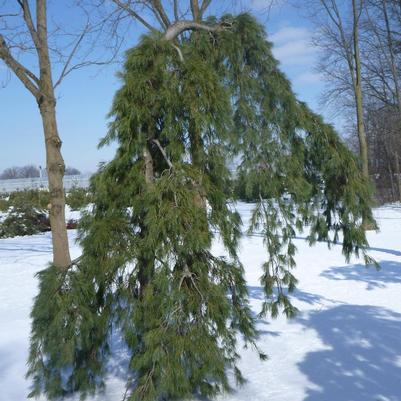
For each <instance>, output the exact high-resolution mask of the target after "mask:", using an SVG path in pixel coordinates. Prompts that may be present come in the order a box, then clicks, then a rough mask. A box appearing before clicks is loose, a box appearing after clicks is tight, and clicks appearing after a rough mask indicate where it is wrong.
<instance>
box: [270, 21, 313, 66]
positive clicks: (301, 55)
mask: <svg viewBox="0 0 401 401" xmlns="http://www.w3.org/2000/svg"><path fill="white" fill-rule="evenodd" d="M269 39H270V40H271V41H272V42H273V54H274V56H275V57H276V58H277V59H278V60H280V61H281V63H283V64H284V65H311V64H313V62H314V58H315V55H316V49H315V48H314V47H313V46H312V45H311V32H310V31H309V30H308V29H307V28H301V27H293V26H288V27H285V28H281V29H280V30H279V31H277V32H275V33H274V34H272V35H271V36H270V37H269Z"/></svg>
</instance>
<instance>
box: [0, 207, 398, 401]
mask: <svg viewBox="0 0 401 401" xmlns="http://www.w3.org/2000/svg"><path fill="white" fill-rule="evenodd" d="M238 207H239V210H240V211H241V213H242V215H243V217H244V220H246V218H247V216H248V215H249V206H247V205H243V204H239V206H238ZM375 216H376V218H377V221H378V223H379V225H380V232H379V233H375V232H369V234H368V236H369V242H370V245H371V252H370V254H371V256H373V257H374V258H375V259H376V260H377V261H379V262H380V264H381V270H380V271H376V270H375V269H374V268H369V269H366V268H365V266H364V265H363V264H362V263H361V261H358V260H353V261H352V262H351V263H350V264H348V265H347V264H346V263H345V261H344V258H343V256H342V254H341V248H340V247H333V249H332V250H328V249H327V246H326V245H325V244H323V243H320V244H317V245H316V246H314V247H312V248H309V247H308V246H307V244H306V242H305V241H304V240H303V239H302V238H300V239H298V240H296V245H297V247H298V255H297V269H296V272H295V275H296V276H297V277H298V278H299V286H298V290H297V292H296V293H295V295H294V299H295V301H294V303H295V305H296V306H297V307H298V308H299V309H300V311H301V313H300V314H299V315H298V317H297V318H295V319H293V320H291V321H289V320H287V319H286V318H285V317H279V318H278V319H277V320H274V321H272V320H270V319H266V320H260V321H259V323H258V327H259V329H260V331H261V336H260V339H259V346H260V348H261V349H262V350H263V351H264V352H266V353H267V354H268V355H269V360H268V361H265V362H261V361H259V360H258V358H257V356H256V354H255V353H254V352H253V351H252V350H243V351H241V355H242V359H241V363H240V366H241V368H242V370H243V373H244V375H245V377H246V378H247V379H248V382H247V383H246V384H245V385H244V386H243V387H241V388H239V389H237V390H236V391H235V392H234V393H232V394H227V395H224V396H221V397H219V398H218V400H219V401H228V400H230V401H401V205H398V206H396V205H393V206H387V207H382V208H379V209H376V210H375ZM69 235H70V240H71V244H73V243H74V237H75V232H74V231H70V232H69ZM219 252H221V249H220V248H219V246H218V245H216V247H215V253H216V254H219ZM78 255H79V248H78V247H77V246H76V245H72V256H73V257H76V256H78ZM241 258H242V262H243V263H244V266H245V269H246V277H247V280H248V285H249V293H250V300H251V305H252V308H253V310H254V311H255V312H256V313H257V312H259V310H260V305H261V300H262V297H263V293H262V289H261V288H260V285H259V280H258V279H259V276H260V275H261V270H260V265H261V263H262V262H263V261H264V250H263V246H262V239H261V238H258V237H252V238H244V239H243V241H242V244H241ZM50 260H51V240H50V235H49V234H48V233H47V234H43V235H35V236H31V237H19V238H12V239H1V240H0V400H1V401H22V400H25V399H26V394H27V393H28V389H29V383H28V382H27V381H26V380H25V379H24V375H25V371H26V365H25V363H26V359H27V353H28V342H29V330H30V322H29V312H30V309H31V305H32V299H33V297H34V296H35V294H36V292H37V282H36V279H35V277H34V275H35V273H36V272H38V271H39V270H41V269H43V268H44V267H45V266H46V263H47V262H49V261H50ZM49 302H51V299H49ZM116 352H117V353H120V355H119V357H118V361H117V360H116V361H115V362H114V363H112V364H111V370H112V375H111V376H110V379H109V385H108V387H107V390H106V393H105V394H104V395H101V396H98V397H97V398H96V401H120V400H121V399H122V395H123V393H124V352H123V349H122V348H121V347H118V345H117V346H116ZM121 360H122V362H121ZM73 400H74V401H75V398H74V399H73ZM76 400H78V397H76Z"/></svg>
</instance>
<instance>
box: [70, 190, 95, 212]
mask: <svg viewBox="0 0 401 401" xmlns="http://www.w3.org/2000/svg"><path fill="white" fill-rule="evenodd" d="M66 203H67V205H69V206H70V208H71V210H80V209H83V208H84V207H85V206H88V205H89V204H90V203H91V196H90V193H89V192H88V190H87V189H86V188H79V187H73V188H71V189H70V190H69V191H68V192H67V194H66Z"/></svg>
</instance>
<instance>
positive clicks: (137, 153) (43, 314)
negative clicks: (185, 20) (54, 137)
mask: <svg viewBox="0 0 401 401" xmlns="http://www.w3.org/2000/svg"><path fill="white" fill-rule="evenodd" d="M223 19H224V20H230V21H231V22H232V24H230V26H231V28H230V29H226V30H218V31H216V32H214V33H210V32H202V31H196V32H193V33H192V34H191V35H188V36H186V37H183V38H181V39H180V41H179V43H178V42H177V44H178V45H179V46H180V52H178V51H177V49H176V48H175V47H174V46H172V45H171V44H170V43H168V42H166V41H164V40H163V39H162V38H161V37H159V36H158V35H155V34H152V35H148V36H144V37H143V38H142V40H141V42H140V43H139V45H138V46H137V47H135V48H133V49H131V50H130V51H128V53H127V60H126V63H125V68H124V70H123V72H122V73H121V75H120V77H121V79H122V87H121V88H120V90H119V91H118V92H117V94H116V96H115V98H114V102H113V106H112V110H111V113H110V117H111V124H110V130H109V132H108V134H107V136H106V137H105V138H104V139H103V140H102V142H101V144H102V145H105V144H108V143H109V142H111V141H116V142H117V144H118V149H117V152H116V156H115V158H114V159H113V160H112V161H111V162H109V163H107V164H105V165H103V166H102V167H101V168H100V169H99V171H98V173H97V174H96V175H95V176H94V177H93V178H92V181H91V192H92V193H93V204H94V207H93V209H92V210H90V211H87V212H85V213H84V217H83V219H82V221H81V225H80V230H79V241H80V244H81V246H82V248H83V256H82V259H81V260H80V261H79V263H78V267H76V266H72V267H71V269H69V270H66V271H63V272H60V271H57V269H55V268H54V267H50V268H49V269H48V270H45V271H44V272H42V273H41V275H40V283H41V284H40V285H41V289H40V293H39V295H38V297H37V298H36V300H35V306H34V309H33V311H32V319H33V326H32V342H31V353H30V359H29V372H28V375H29V376H30V377H33V379H34V389H33V393H32V395H39V394H40V393H45V394H46V395H47V396H48V397H49V398H55V397H57V396H61V395H66V394H70V393H73V392H75V391H78V392H80V393H81V394H82V395H83V396H85V395H86V394H89V393H92V392H94V391H96V390H97V389H101V388H102V386H103V385H104V377H105V374H106V362H107V356H108V342H109V339H110V334H111V332H112V329H114V328H118V329H119V330H121V333H122V335H123V336H124V339H125V342H126V344H127V346H128V348H129V350H130V357H131V360H130V367H129V368H130V370H131V373H132V374H133V376H134V377H135V380H136V381H135V382H136V386H135V388H134V389H133V392H132V394H131V395H130V400H132V401H139V400H141V401H155V400H157V401H160V400H172V399H182V398H185V397H190V396H191V395H192V394H193V393H198V394H200V395H202V396H207V397H209V396H214V395H215V394H217V393H219V392H222V391H227V390H229V389H230V381H229V376H228V373H227V372H228V371H229V370H231V371H232V372H234V377H235V378H236V380H237V382H238V383H241V382H243V378H242V375H241V372H240V370H239V369H238V366H237V360H238V357H239V355H238V350H237V348H238V344H237V341H238V338H239V337H242V340H243V341H244V344H245V345H249V344H251V345H254V346H255V341H256V339H257V331H256V329H255V320H254V317H253V316H252V314H251V311H250V309H249V306H248V294H247V287H246V283H245V280H244V274H243V268H242V266H241V264H240V262H239V260H238V256H237V250H238V241H239V237H240V229H241V221H240V217H239V215H238V214H237V213H236V212H235V211H234V210H231V208H230V203H229V202H228V199H229V198H230V197H231V195H232V194H231V193H230V192H231V191H230V190H229V188H232V187H233V183H232V178H231V175H230V172H229V170H228V168H227V166H226V160H228V159H230V157H232V156H236V157H238V158H240V159H241V163H240V166H239V171H238V175H239V177H241V179H243V180H245V181H246V182H247V183H248V185H247V190H246V191H247V196H255V194H256V196H257V204H256V206H255V210H254V212H253V216H252V221H251V225H250V227H249V230H250V231H255V230H259V231H260V232H261V233H262V235H263V237H264V243H265V247H266V253H267V260H266V262H265V263H264V265H263V266H262V270H263V275H262V278H261V284H262V286H263V288H264V292H265V302H264V304H263V308H262V311H261V314H262V315H265V314H267V313H269V314H270V315H271V316H273V317H275V316H277V315H278V313H279V312H280V311H283V312H284V313H285V314H286V315H287V316H289V317H291V316H293V315H294V314H295V313H296V310H295V308H294V307H293V305H292V304H291V300H290V297H289V294H290V293H291V292H293V291H294V289H295V287H296V283H297V281H296V278H295V276H294V275H293V274H292V269H293V268H294V267H295V259H294V258H295V252H296V248H295V245H294V243H293V240H294V237H295V235H296V231H297V230H302V228H304V227H310V234H309V239H310V242H311V244H312V243H314V242H315V241H318V240H326V241H328V242H329V244H330V243H332V242H339V241H340V235H341V236H342V243H343V252H344V254H345V256H346V258H348V257H350V255H352V254H358V253H359V252H360V251H361V252H362V253H363V254H364V255H366V253H365V250H366V246H367V242H366V238H365V233H364V230H363V227H362V226H361V217H362V215H367V214H369V213H370V209H369V202H370V192H369V188H368V185H367V183H366V182H364V181H363V178H362V176H361V174H360V172H359V168H358V163H357V160H356V159H355V158H354V156H353V155H352V154H351V153H350V152H349V151H348V150H347V149H346V147H345V146H344V145H343V144H342V143H341V141H340V140H339V139H338V136H337V135H336V133H335V132H334V131H333V129H332V127H330V126H328V125H326V124H324V122H323V121H322V119H321V118H320V117H319V116H317V115H316V114H314V113H312V112H311V111H310V110H309V109H308V108H307V107H306V106H305V105H304V104H302V103H300V102H299V101H297V100H296V98H295V97H294V95H293V93H292V90H291V86H290V84H289V82H288V81H287V80H286V78H285V77H284V75H283V74H282V73H281V72H280V71H279V69H278V65H277V61H276V60H275V59H274V58H273V56H272V54H271V44H270V43H269V42H268V41H267V40H266V38H265V33H264V31H263V28H262V27H261V26H260V25H259V24H258V23H257V22H256V21H255V19H254V18H253V17H251V16H249V15H248V14H243V15H239V16H238V17H233V16H225V17H224V18H223ZM215 22H216V21H215V20H213V19H211V20H210V21H209V23H215ZM181 55H182V57H183V60H181ZM215 232H218V233H219V234H218V235H219V236H220V238H221V240H222V242H223V244H224V246H225V248H226V251H227V256H226V257H216V256H214V255H212V253H211V245H212V241H213V238H214V237H215V236H216V234H215ZM366 258H367V257H366ZM367 261H369V260H368V258H367ZM50 297H51V298H55V299H56V302H52V303H51V304H50V303H49V302H46V300H47V299H49V298H50ZM60 344H63V346H64V345H65V347H66V351H63V349H62V348H60ZM260 357H261V358H262V359H263V358H265V355H263V354H260Z"/></svg>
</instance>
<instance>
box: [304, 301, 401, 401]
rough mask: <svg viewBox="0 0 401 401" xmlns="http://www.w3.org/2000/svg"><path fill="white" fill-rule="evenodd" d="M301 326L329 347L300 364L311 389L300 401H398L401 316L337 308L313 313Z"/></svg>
mask: <svg viewBox="0 0 401 401" xmlns="http://www.w3.org/2000/svg"><path fill="white" fill-rule="evenodd" d="M297 320H298V319H297ZM299 322H300V323H303V324H305V325H306V326H307V327H308V328H312V329H314V330H316V332H317V333H318V335H319V336H320V338H321V340H322V341H323V343H324V345H325V346H327V347H328V349H326V350H319V351H315V352H310V353H308V354H307V355H306V357H305V358H304V360H303V361H302V362H301V363H299V369H300V370H301V372H302V373H304V374H305V375H306V376H307V377H308V379H309V381H310V382H312V383H313V384H314V386H313V388H312V387H310V388H309V389H308V390H307V395H306V397H305V399H304V401H323V400H324V401H338V400H342V401H368V400H372V401H399V400H400V397H401V387H400V384H401V335H400V333H401V314H398V313H395V312H392V311H390V310H388V309H385V308H379V307H374V306H369V305H339V306H336V307H333V308H330V309H326V310H323V311H314V312H311V313H310V314H308V315H307V317H306V318H305V319H299Z"/></svg>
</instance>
